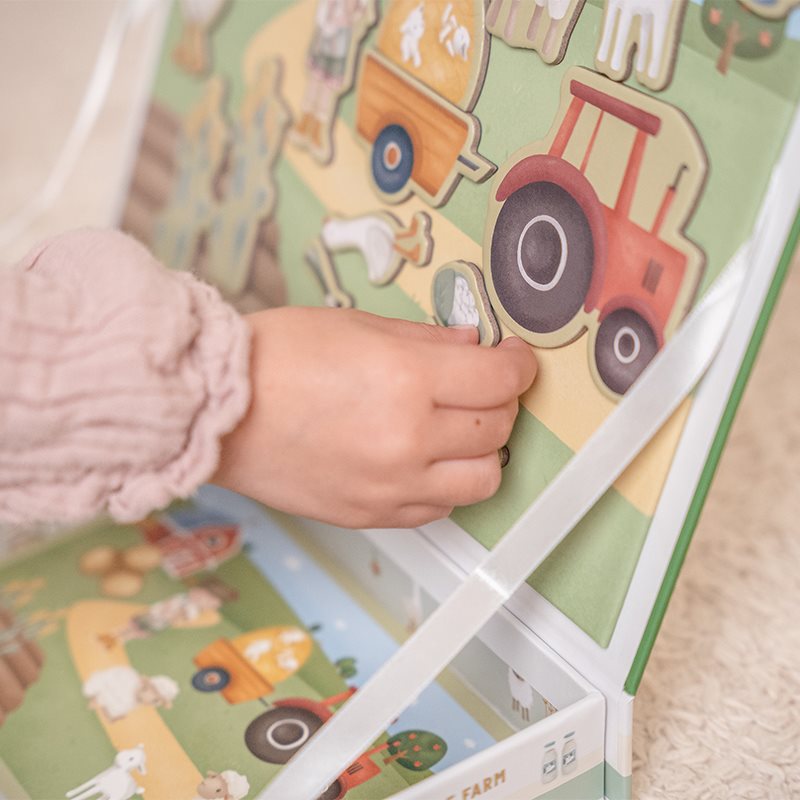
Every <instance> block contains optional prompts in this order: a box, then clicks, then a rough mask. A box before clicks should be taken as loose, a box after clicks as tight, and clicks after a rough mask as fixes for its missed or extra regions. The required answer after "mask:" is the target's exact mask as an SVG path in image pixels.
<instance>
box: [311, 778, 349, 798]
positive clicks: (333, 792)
mask: <svg viewBox="0 0 800 800" xmlns="http://www.w3.org/2000/svg"><path fill="white" fill-rule="evenodd" d="M342 788H343V787H342V783H341V781H334V782H333V783H332V784H331V785H330V786H329V787H328V788H327V789H326V790H325V791H324V792H323V793H322V794H321V795H319V797H317V799H316V800H339V798H341V797H344V795H345V792H343V791H342Z"/></svg>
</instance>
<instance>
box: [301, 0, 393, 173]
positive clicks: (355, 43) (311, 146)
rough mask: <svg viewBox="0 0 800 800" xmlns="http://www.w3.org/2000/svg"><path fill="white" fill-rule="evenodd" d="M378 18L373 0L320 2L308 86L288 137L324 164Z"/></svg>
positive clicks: (329, 157)
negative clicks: (344, 100) (341, 106)
mask: <svg viewBox="0 0 800 800" xmlns="http://www.w3.org/2000/svg"><path fill="white" fill-rule="evenodd" d="M376 19H377V10H376V7H375V0H317V5H316V11H315V14H314V32H313V33H312V35H311V42H310V44H309V46H308V51H307V53H306V69H307V78H306V88H305V93H304V95H303V100H302V103H301V105H300V114H299V115H298V119H297V123H296V124H295V126H294V127H293V128H292V130H291V132H290V139H291V141H292V143H293V144H295V145H296V146H297V147H300V148H302V149H304V150H308V152H309V153H310V154H311V155H312V156H313V157H314V158H315V159H316V160H317V161H318V162H319V163H320V164H328V163H330V161H331V160H332V159H333V122H334V120H335V119H336V113H337V110H338V107H339V101H340V100H341V98H342V96H343V95H345V94H346V93H347V92H348V91H350V89H351V87H352V86H353V80H354V78H355V71H356V60H357V58H358V52H359V49H360V47H361V43H362V41H363V40H364V37H365V36H366V35H367V32H368V31H369V29H370V28H371V27H372V26H373V25H374V24H375V20H376Z"/></svg>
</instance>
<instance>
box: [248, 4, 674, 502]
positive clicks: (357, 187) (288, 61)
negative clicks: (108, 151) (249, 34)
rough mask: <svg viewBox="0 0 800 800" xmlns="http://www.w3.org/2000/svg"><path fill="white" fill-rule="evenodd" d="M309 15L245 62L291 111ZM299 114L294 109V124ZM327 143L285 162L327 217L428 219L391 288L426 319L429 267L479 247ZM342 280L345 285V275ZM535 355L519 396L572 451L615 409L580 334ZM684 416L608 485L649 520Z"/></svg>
mask: <svg viewBox="0 0 800 800" xmlns="http://www.w3.org/2000/svg"><path fill="white" fill-rule="evenodd" d="M314 9H315V0H301V2H298V3H296V4H295V5H293V6H291V7H290V8H288V9H287V10H286V11H285V12H283V13H282V14H280V15H279V16H277V17H275V18H274V19H273V20H271V21H270V22H269V23H267V24H266V25H265V26H264V27H263V28H261V29H260V30H259V31H258V32H257V33H256V35H255V36H254V37H253V38H252V40H251V41H250V44H249V45H248V47H247V49H246V51H245V54H244V58H243V70H244V76H245V79H247V80H249V79H251V78H252V77H253V76H254V75H255V72H256V70H257V68H258V65H259V64H260V63H261V62H262V60H263V59H264V58H266V57H270V56H271V57H275V56H279V57H280V59H281V61H282V62H283V75H282V80H281V92H282V95H283V97H284V99H285V100H286V102H287V103H288V104H289V106H290V107H291V106H292V103H293V102H297V101H298V100H299V99H300V98H302V97H303V93H304V89H305V80H306V67H305V52H306V48H307V44H308V43H307V41H306V40H307V38H308V35H309V33H310V31H311V30H312V29H313V27H312V26H313V17H314ZM489 69H491V63H490V65H489ZM297 111H298V109H296V108H292V112H293V116H294V118H295V119H296V118H297ZM333 138H334V154H335V156H334V160H333V162H332V163H331V164H330V165H328V166H326V167H322V166H320V165H319V164H318V163H317V162H316V161H315V160H314V159H313V158H311V156H309V155H308V154H307V153H306V152H304V151H302V150H299V149H298V148H296V147H295V146H293V145H292V143H291V142H290V141H288V137H287V141H286V145H285V147H284V151H283V156H284V158H285V159H286V160H287V161H288V162H289V163H290V164H291V166H292V168H293V169H294V170H295V171H296V172H297V174H298V175H299V176H300V177H301V178H302V180H303V181H304V182H305V183H306V185H307V186H308V187H309V189H311V190H312V191H313V192H314V193H315V194H316V195H317V197H318V198H319V200H320V201H321V202H322V204H323V205H324V206H325V207H326V208H327V209H329V210H330V211H332V212H335V213H338V214H342V215H344V216H359V215H362V214H369V213H374V212H376V211H379V210H381V209H383V210H385V211H389V212H390V213H393V214H395V215H396V216H398V217H400V218H401V220H402V221H403V222H404V223H407V222H408V221H409V220H410V219H411V216H412V215H413V214H414V213H415V212H416V211H424V212H425V213H427V214H429V215H430V217H431V220H432V226H431V233H432V235H433V239H434V258H433V262H432V264H431V266H430V267H427V268H423V269H418V268H416V267H413V266H411V265H406V266H404V267H403V269H402V270H401V271H400V274H399V275H398V276H397V278H396V279H395V283H397V285H398V286H399V287H400V288H401V289H402V290H403V291H404V292H405V293H406V294H407V295H408V296H409V297H410V298H411V299H412V300H414V301H415V302H416V303H418V304H419V305H420V306H421V307H422V308H423V309H424V310H425V311H426V313H428V314H432V308H431V301H430V295H431V288H430V287H431V280H432V277H433V273H434V270H435V267H436V266H437V265H440V264H444V263H446V262H448V261H454V260H459V259H460V260H463V261H472V262H474V263H475V264H478V265H479V266H480V265H481V264H482V261H483V248H482V245H480V244H478V243H477V242H475V241H473V240H472V239H471V238H470V237H469V236H467V235H466V234H465V233H463V231H461V230H460V229H459V228H457V227H456V226H455V225H453V223H452V222H450V221H449V220H448V219H446V218H445V217H444V216H443V215H442V214H441V213H440V212H438V211H437V210H436V209H434V208H431V207H430V206H429V205H428V204H427V203H424V202H423V201H422V200H420V199H419V198H418V197H416V196H412V197H410V198H409V199H408V200H407V201H405V202H404V203H402V204H400V205H399V206H388V205H384V204H382V203H381V202H380V200H379V199H378V197H377V195H376V194H375V191H374V190H373V188H372V186H371V184H370V180H369V176H368V169H367V168H368V157H367V150H366V149H365V148H364V147H362V146H361V145H360V144H359V143H358V141H357V140H356V136H355V133H354V132H353V131H352V130H351V129H350V128H349V127H348V126H347V125H346V124H345V123H344V122H343V121H342V120H341V119H338V118H337V120H336V122H335V125H334V137H333ZM462 180H466V179H462ZM456 191H458V190H457V189H456ZM343 279H344V283H345V286H346V276H343ZM501 328H502V329H503V335H504V336H506V335H508V334H509V331H508V329H506V328H503V326H502V323H501ZM535 349H536V356H537V358H538V359H539V375H538V377H537V379H536V382H535V384H534V386H533V388H532V389H531V390H530V391H529V392H528V393H527V394H526V395H524V396H523V397H522V404H523V405H524V406H525V408H527V409H528V411H530V412H531V414H533V415H534V416H535V417H536V418H537V419H538V420H539V421H540V422H542V423H543V424H544V425H545V426H546V427H547V428H549V429H550V430H551V431H552V432H553V433H554V434H555V435H556V436H557V437H558V438H559V439H560V440H561V441H562V442H564V444H566V445H567V447H569V448H570V449H571V450H573V451H577V450H578V449H580V447H581V446H582V445H583V443H584V442H585V441H586V440H587V439H588V438H589V436H591V434H592V433H593V432H594V431H595V430H596V429H597V427H598V426H599V425H600V423H601V422H602V421H603V420H604V419H605V418H606V416H607V415H608V414H609V413H610V412H611V411H612V410H613V409H614V407H615V404H614V403H613V402H611V401H610V400H609V399H608V398H607V397H605V396H604V395H603V394H601V393H600V391H599V390H598V388H597V386H595V384H594V381H593V380H592V377H591V374H590V372H589V367H588V354H587V337H586V336H585V335H584V336H582V337H580V338H579V339H578V340H577V341H575V342H573V343H572V344H570V345H567V346H566V347H560V348H555V349H549V350H548V349H542V348H535ZM688 411H689V403H688V402H684V403H683V405H682V406H681V407H680V408H679V409H678V411H677V412H676V413H675V414H674V415H673V417H672V418H671V419H670V420H669V422H667V424H666V425H665V426H664V427H663V428H662V429H661V431H660V432H659V433H658V434H657V435H656V437H655V438H654V439H653V441H652V442H651V443H650V445H649V446H648V447H647V448H646V449H645V450H643V451H642V453H641V454H640V455H639V457H638V458H637V459H636V460H635V461H634V462H633V463H632V464H631V466H630V467H629V468H628V469H627V470H626V471H625V472H624V473H623V475H622V476H620V478H619V479H618V480H617V482H616V483H615V484H614V486H615V488H616V489H617V491H619V493H620V494H621V495H622V496H623V497H624V498H625V499H626V500H627V501H628V502H629V503H631V504H632V505H633V506H635V507H636V508H637V509H638V510H639V511H641V512H642V513H643V514H646V515H648V516H649V515H651V514H652V513H653V511H654V510H655V507H656V503H657V502H658V497H659V495H660V494H661V488H662V486H663V483H664V479H665V478H666V475H667V472H668V470H669V465H670V463H671V461H672V456H673V453H674V450H675V446H676V444H677V441H678V438H679V436H680V432H681V430H682V428H683V423H684V421H685V419H686V415H687V414H688Z"/></svg>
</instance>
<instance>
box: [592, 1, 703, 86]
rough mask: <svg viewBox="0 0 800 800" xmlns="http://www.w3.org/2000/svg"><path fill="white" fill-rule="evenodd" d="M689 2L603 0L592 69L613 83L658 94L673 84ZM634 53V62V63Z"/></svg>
mask: <svg viewBox="0 0 800 800" xmlns="http://www.w3.org/2000/svg"><path fill="white" fill-rule="evenodd" d="M687 2H688V0H606V4H605V10H604V12H603V28H602V33H601V35H600V43H599V45H598V48H597V55H596V57H595V65H596V66H597V69H598V70H600V72H603V73H605V74H606V75H608V76H609V78H613V79H614V80H615V81H624V80H627V78H628V76H629V75H630V74H631V71H632V69H634V66H635V70H636V80H638V81H639V83H641V84H642V85H643V86H647V87H648V88H649V89H653V90H654V91H659V90H660V89H663V88H665V87H666V86H667V84H668V83H669V82H670V80H672V73H673V70H674V68H675V60H676V58H677V55H678V44H679V43H680V33H681V28H682V27H683V17H684V13H685V11H686V3H687ZM634 50H635V51H636V59H635V62H634Z"/></svg>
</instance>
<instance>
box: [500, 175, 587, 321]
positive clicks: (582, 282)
mask: <svg viewBox="0 0 800 800" xmlns="http://www.w3.org/2000/svg"><path fill="white" fill-rule="evenodd" d="M593 264H594V239H593V236H592V230H591V228H590V226H589V221H588V219H587V217H586V214H585V213H584V211H583V209H582V208H581V206H580V205H579V204H578V202H577V201H576V200H575V198H574V197H573V196H572V195H571V194H570V193H569V192H568V191H567V190H566V189H564V188H563V187H561V186H559V185H558V184H556V183H552V182H550V181H536V182H534V183H529V184H527V185H525V186H523V187H522V188H520V189H517V191H516V192H514V193H513V194H511V195H510V196H509V197H508V198H507V199H506V201H505V203H504V204H503V206H502V208H501V209H500V213H499V214H498V216H497V222H496V224H495V227H494V231H493V232H492V245H491V276H492V283H493V285H494V289H495V292H496V293H497V297H498V299H499V300H500V302H501V303H502V306H503V308H504V309H505V311H506V313H507V314H508V315H509V316H510V317H511V318H512V319H513V320H514V321H515V322H516V323H517V324H518V325H520V326H522V327H523V328H525V330H528V331H530V332H531V333H552V332H553V331H557V330H559V329H560V328H563V327H564V326H565V325H566V324H567V323H568V322H569V321H570V320H572V319H573V318H574V317H575V315H576V314H577V313H578V311H579V310H580V308H581V306H582V305H583V302H584V300H585V299H586V294H587V292H588V291H589V284H590V282H591V279H592V268H593Z"/></svg>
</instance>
